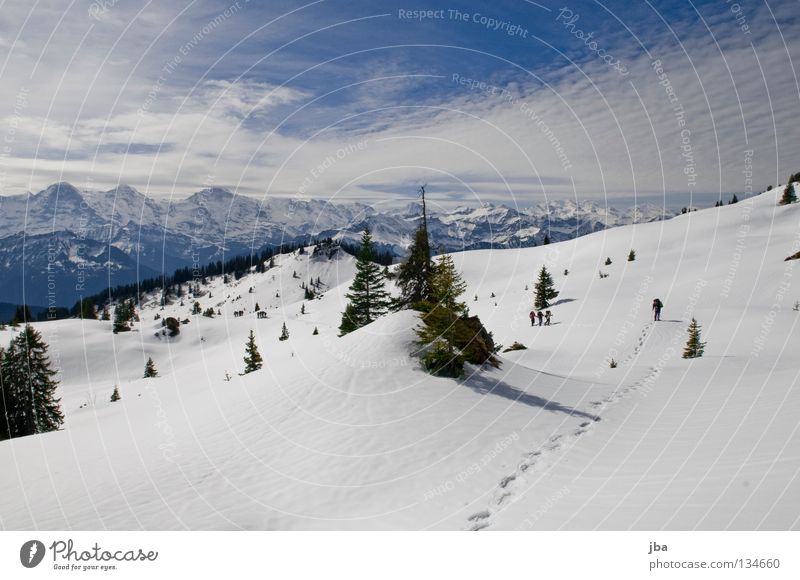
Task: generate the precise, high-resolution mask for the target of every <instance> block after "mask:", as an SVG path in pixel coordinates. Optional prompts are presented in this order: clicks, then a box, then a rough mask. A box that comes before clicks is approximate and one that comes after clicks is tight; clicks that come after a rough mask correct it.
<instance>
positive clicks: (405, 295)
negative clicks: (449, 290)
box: [396, 186, 433, 308]
mask: <svg viewBox="0 0 800 580" xmlns="http://www.w3.org/2000/svg"><path fill="white" fill-rule="evenodd" d="M420 193H421V194H422V221H421V223H420V225H419V227H418V228H417V231H416V232H415V233H414V241H413V242H412V244H411V246H410V247H409V248H408V258H407V259H406V261H405V262H403V263H402V264H400V267H399V268H398V269H397V285H398V286H399V287H400V298H399V299H398V300H397V302H396V305H397V307H398V308H407V307H409V306H413V305H414V304H417V303H419V302H422V301H423V300H427V299H428V298H430V280H431V275H432V274H433V262H432V261H431V246H430V240H429V239H428V216H427V215H426V209H425V187H424V186H423V187H421V188H420Z"/></svg>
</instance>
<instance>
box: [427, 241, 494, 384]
mask: <svg viewBox="0 0 800 580" xmlns="http://www.w3.org/2000/svg"><path fill="white" fill-rule="evenodd" d="M465 291H466V284H465V283H464V281H463V280H462V279H461V275H460V274H459V273H458V271H457V270H456V267H455V264H454V263H453V259H452V258H451V257H450V256H449V255H443V256H441V257H440V258H439V260H438V262H437V263H436V264H435V267H434V268H433V270H432V271H431V278H430V294H429V296H428V298H427V299H425V300H423V301H421V302H418V303H417V308H418V309H419V310H421V311H422V313H423V315H422V322H423V325H422V327H420V328H419V329H418V330H417V336H418V337H419V346H420V350H421V352H422V353H423V355H422V363H423V365H424V366H425V368H426V370H427V371H428V372H430V373H431V374H433V375H436V376H442V377H460V376H462V375H463V374H464V363H465V362H469V363H472V364H475V365H483V364H487V363H488V364H491V365H494V366H496V365H497V364H498V363H497V359H496V358H495V356H494V354H495V352H496V351H497V348H496V347H495V344H494V339H493V338H492V334H491V333H490V332H488V331H487V330H486V329H485V328H484V326H483V324H482V323H481V321H480V319H479V318H478V317H477V316H469V310H468V308H467V305H466V304H465V303H464V302H461V301H460V300H459V298H460V297H461V296H462V295H463V294H464V292H465Z"/></svg>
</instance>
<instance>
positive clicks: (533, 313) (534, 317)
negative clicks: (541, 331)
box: [529, 310, 536, 326]
mask: <svg viewBox="0 0 800 580" xmlns="http://www.w3.org/2000/svg"><path fill="white" fill-rule="evenodd" d="M529 316H530V317H531V326H536V311H535V310H531V313H530V315H529Z"/></svg>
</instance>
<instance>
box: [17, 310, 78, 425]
mask: <svg viewBox="0 0 800 580" xmlns="http://www.w3.org/2000/svg"><path fill="white" fill-rule="evenodd" d="M47 349H48V346H47V343H45V342H44V341H43V340H42V335H41V334H40V333H39V332H38V331H36V330H35V329H34V328H33V327H32V326H30V325H27V324H26V325H25V328H24V329H23V330H22V332H20V333H19V334H18V335H17V336H16V337H15V338H14V339H13V340H12V341H11V344H10V345H9V348H8V349H7V350H6V352H5V355H4V356H3V364H2V375H3V391H4V395H6V396H5V397H4V398H5V401H6V403H5V404H6V407H7V409H6V412H8V406H9V402H11V406H12V410H11V413H9V414H8V425H7V429H8V431H9V436H10V437H21V436H24V435H33V434H35V433H45V432H47V431H57V430H58V429H59V427H61V425H62V424H63V423H64V415H63V414H62V413H61V405H60V404H59V403H60V402H61V400H60V399H57V398H56V396H55V393H56V389H57V388H58V381H56V380H55V378H54V377H55V375H56V374H57V373H56V371H55V370H53V369H52V368H51V365H50V358H49V357H48V355H47Z"/></svg>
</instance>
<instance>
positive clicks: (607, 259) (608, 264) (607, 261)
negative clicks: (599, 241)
mask: <svg viewBox="0 0 800 580" xmlns="http://www.w3.org/2000/svg"><path fill="white" fill-rule="evenodd" d="M610 265H611V258H606V266H610Z"/></svg>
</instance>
